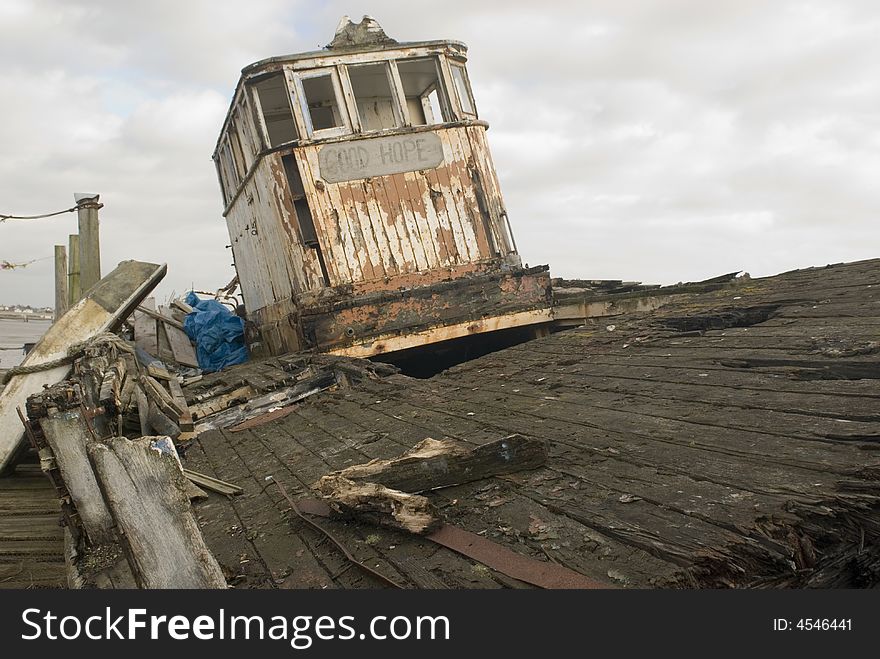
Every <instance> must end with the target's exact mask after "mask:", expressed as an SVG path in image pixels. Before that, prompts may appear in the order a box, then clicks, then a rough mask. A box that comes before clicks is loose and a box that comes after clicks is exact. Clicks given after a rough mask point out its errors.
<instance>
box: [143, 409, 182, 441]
mask: <svg viewBox="0 0 880 659" xmlns="http://www.w3.org/2000/svg"><path fill="white" fill-rule="evenodd" d="M147 421H148V423H149V426H150V428H152V429H153V430H154V431H155V432H157V433H162V434H163V435H168V436H169V437H171V439H177V438H178V437H180V427H179V426H178V425H177V424H176V423H174V421H173V420H172V419H171V418H170V417H169V416H168V415H167V414H165V413H164V411H163V409H161V408H160V407H159V406H158V405H156V403H155V402H153V401H150V403H149V405H148V407H147Z"/></svg>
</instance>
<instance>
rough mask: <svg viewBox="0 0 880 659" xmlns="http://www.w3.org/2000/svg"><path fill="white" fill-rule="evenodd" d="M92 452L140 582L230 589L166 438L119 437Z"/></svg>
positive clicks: (155, 585) (150, 585)
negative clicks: (199, 522)
mask: <svg viewBox="0 0 880 659" xmlns="http://www.w3.org/2000/svg"><path fill="white" fill-rule="evenodd" d="M89 457H90V459H91V460H92V463H93V465H94V467H95V473H96V475H97V477H98V484H99V485H100V487H101V491H102V492H103V493H104V498H105V500H106V502H107V505H108V506H109V508H110V512H111V514H112V515H113V519H114V520H115V521H116V524H117V526H118V527H119V529H120V530H121V532H122V533H121V540H122V544H123V548H124V549H125V552H126V556H127V558H128V561H129V564H130V565H131V568H132V572H133V573H134V576H135V579H136V581H137V583H138V586H139V587H141V588H226V579H225V578H224V577H223V572H222V571H221V569H220V566H219V565H218V563H217V560H216V559H215V558H214V556H213V555H212V554H211V552H210V550H209V549H208V547H207V546H206V545H205V541H204V539H203V538H202V533H201V531H200V530H199V525H198V522H197V521H196V519H195V516H194V515H193V513H192V509H191V507H190V504H189V499H188V497H187V494H186V492H187V487H186V482H185V481H186V478H185V476H184V475H183V470H182V469H181V466H180V462H179V460H178V458H177V455H176V453H175V452H174V448H173V445H171V441H170V440H169V439H168V438H167V437H142V438H140V439H136V440H133V441H132V440H129V439H126V438H125V437H116V438H113V439H112V440H110V441H109V442H108V443H105V444H93V445H91V446H90V447H89Z"/></svg>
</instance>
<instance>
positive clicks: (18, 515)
mask: <svg viewBox="0 0 880 659" xmlns="http://www.w3.org/2000/svg"><path fill="white" fill-rule="evenodd" d="M60 520H61V509H60V507H59V504H58V499H57V498H56V497H55V492H54V490H53V489H52V485H51V484H50V483H49V481H48V479H47V478H46V477H45V476H44V475H43V474H42V472H41V471H40V467H39V465H35V464H21V465H19V466H18V468H17V469H16V472H15V473H14V474H13V475H11V476H8V477H6V478H3V479H0V588H64V587H66V586H67V572H66V568H65V565H64V540H63V538H64V534H63V529H62V528H61V525H60Z"/></svg>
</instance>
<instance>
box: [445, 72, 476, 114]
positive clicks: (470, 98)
mask: <svg viewBox="0 0 880 659" xmlns="http://www.w3.org/2000/svg"><path fill="white" fill-rule="evenodd" d="M448 64H449V77H450V78H451V80H452V86H453V88H454V89H455V95H456V99H457V101H458V108H459V110H460V111H461V116H462V117H467V118H469V119H476V118H477V104H476V103H475V102H474V92H473V90H472V89H471V81H470V77H469V76H468V72H467V67H466V66H465V65H464V63H461V62H456V61H449V62H448ZM456 71H458V72H459V73H460V74H461V78H458V79H457V78H456V77H455V73H456ZM458 80H461V83H462V85H463V87H464V89H462V88H461V87H460V86H459V84H458ZM462 92H464V95H465V98H464V99H463V98H462ZM465 100H466V101H467V103H468V105H470V107H471V109H470V110H467V109H466V108H465V103H464V101H465Z"/></svg>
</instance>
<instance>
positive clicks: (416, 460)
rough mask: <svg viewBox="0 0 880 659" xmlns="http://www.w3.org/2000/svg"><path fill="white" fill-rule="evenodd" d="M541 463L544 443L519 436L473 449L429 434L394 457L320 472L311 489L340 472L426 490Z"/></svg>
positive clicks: (354, 478)
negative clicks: (321, 474)
mask: <svg viewBox="0 0 880 659" xmlns="http://www.w3.org/2000/svg"><path fill="white" fill-rule="evenodd" d="M546 462H547V446H546V444H545V443H544V442H543V441H541V440H538V439H530V438H527V437H523V436H522V435H510V436H508V437H505V438H504V439H499V440H496V441H494V442H489V443H488V444H483V445H482V446H476V447H474V448H469V447H465V446H462V445H461V444H460V443H457V442H453V441H450V440H448V439H447V440H440V441H438V440H436V439H431V438H430V437H429V438H427V439H425V440H424V441H421V442H419V443H418V444H416V445H415V446H414V447H413V448H412V449H411V450H409V451H407V452H406V453H404V454H403V455H402V456H400V457H399V458H392V459H390V460H378V459H377V460H372V461H370V462H367V463H366V464H361V465H353V466H351V467H347V468H346V469H342V470H341V471H336V472H333V473H331V474H328V475H327V476H324V477H323V478H321V479H320V480H319V481H318V482H317V483H316V484H315V485H314V486H313V487H315V488H316V489H318V490H319V491H321V490H322V488H323V487H324V486H323V485H322V484H323V483H324V482H325V480H326V481H330V482H332V481H333V480H334V479H336V478H337V477H339V476H341V477H343V478H346V479H349V480H352V481H357V482H370V483H379V484H381V485H384V486H385V487H388V488H391V489H394V490H401V491H403V492H426V491H428V490H434V489H437V488H439V487H450V486H452V485H461V484H462V483H470V482H471V481H476V480H481V479H483V478H488V477H489V476H498V475H500V474H509V473H512V472H515V471H523V470H525V469H537V468H538V467H541V466H543V465H544V464H545V463H546Z"/></svg>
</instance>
